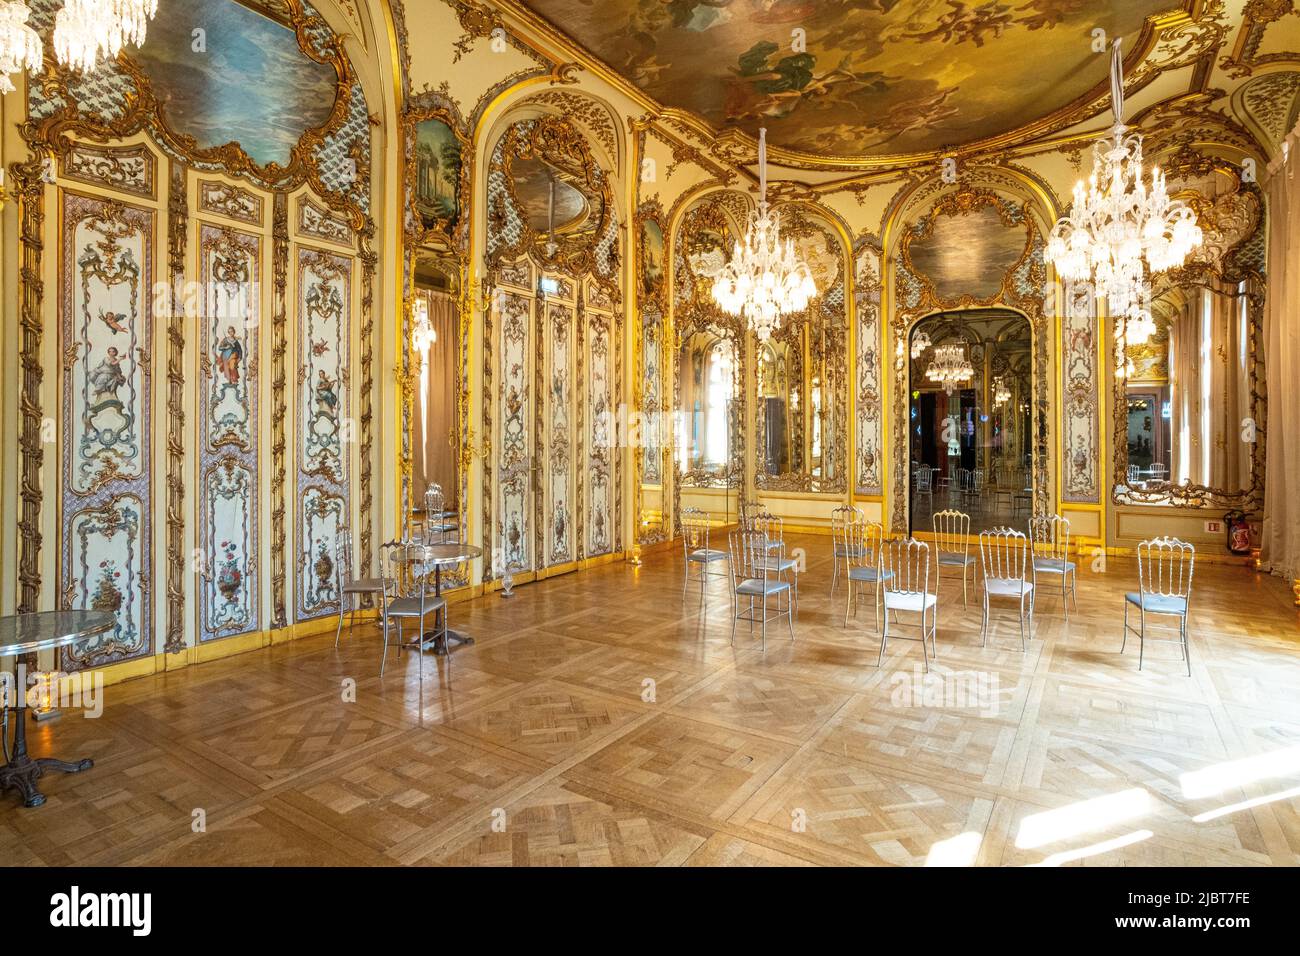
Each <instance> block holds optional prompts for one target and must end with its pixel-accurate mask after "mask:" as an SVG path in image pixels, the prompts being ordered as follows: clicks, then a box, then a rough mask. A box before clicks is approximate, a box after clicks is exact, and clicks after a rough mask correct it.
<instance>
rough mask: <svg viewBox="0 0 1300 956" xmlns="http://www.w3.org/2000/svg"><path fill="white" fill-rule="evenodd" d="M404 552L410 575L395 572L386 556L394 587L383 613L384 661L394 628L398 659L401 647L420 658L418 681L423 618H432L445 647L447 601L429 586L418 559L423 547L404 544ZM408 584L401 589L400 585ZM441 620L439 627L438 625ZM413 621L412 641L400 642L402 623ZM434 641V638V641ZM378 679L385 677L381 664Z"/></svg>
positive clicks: (421, 656) (422, 646)
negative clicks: (390, 629) (395, 628)
mask: <svg viewBox="0 0 1300 956" xmlns="http://www.w3.org/2000/svg"><path fill="white" fill-rule="evenodd" d="M401 547H402V548H403V549H404V550H405V551H406V561H405V567H406V569H407V571H409V572H410V573H409V575H404V574H401V573H400V572H397V571H396V569H395V568H393V565H395V564H397V562H396V561H394V560H393V558H392V555H391V554H390V556H389V566H390V568H393V570H392V572H391V573H392V574H393V577H392V582H393V584H394V590H393V592H392V594H393V596H392V598H391V599H390V600H389V601H388V604H387V607H386V609H385V612H384V658H385V661H386V660H387V657H388V628H389V627H390V626H391V625H393V624H396V625H397V656H398V657H401V656H402V647H403V646H406V647H414V648H415V650H416V653H418V654H419V655H420V681H421V683H423V681H424V634H425V630H426V628H425V626H424V621H425V618H427V617H429V616H430V615H433V616H434V621H435V628H436V630H437V632H438V636H439V637H441V638H442V640H443V642H444V644H445V643H446V640H447V599H446V598H444V597H441V596H439V595H437V594H435V593H434V592H433V585H431V584H430V583H429V577H430V570H429V568H428V567H427V566H426V565H425V564H424V562H422V561H420V560H419V559H418V555H419V553H420V549H421V547H422V545H418V544H410V543H406V544H403V545H402V546H401ZM403 580H405V581H407V582H408V583H407V586H406V588H405V589H404V593H403V589H402V587H401V582H402V581H403ZM439 620H441V624H437V622H438V621H439ZM406 621H414V622H415V639H414V640H413V641H411V642H410V643H405V642H404V641H403V640H402V625H403V622H406ZM435 640H436V638H435ZM447 667H448V669H450V668H451V655H450V654H448V655H447ZM379 676H380V677H383V676H384V667H383V664H381V665H380V667H379Z"/></svg>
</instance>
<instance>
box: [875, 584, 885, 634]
mask: <svg viewBox="0 0 1300 956" xmlns="http://www.w3.org/2000/svg"><path fill="white" fill-rule="evenodd" d="M883 586H884V585H883V583H882V582H880V581H877V582H876V633H880V589H881V588H882V587H883Z"/></svg>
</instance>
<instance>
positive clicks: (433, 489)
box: [424, 484, 447, 544]
mask: <svg viewBox="0 0 1300 956" xmlns="http://www.w3.org/2000/svg"><path fill="white" fill-rule="evenodd" d="M445 507H446V504H445V499H444V498H443V496H442V486H441V485H438V484H431V485H429V487H428V488H426V489H425V491H424V540H425V542H426V543H429V544H432V543H433V541H434V539H435V538H436V539H437V540H438V541H445V540H446V539H447V535H446V533H445V532H443V531H442V530H441V529H440V528H439V526H440V525H442V524H443V520H442V512H443V509H444V508H445ZM434 528H439V530H438V531H434V530H433V529H434Z"/></svg>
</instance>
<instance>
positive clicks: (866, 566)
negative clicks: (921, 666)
mask: <svg viewBox="0 0 1300 956" xmlns="http://www.w3.org/2000/svg"><path fill="white" fill-rule="evenodd" d="M843 535H844V548H845V552H846V553H849V554H851V555H853V557H850V558H849V561H848V566H849V568H848V570H849V573H848V578H849V597H848V602H847V603H846V605H845V608H844V626H845V627H848V625H849V612H850V611H852V612H853V616H854V617H857V614H858V595H859V592H860V590H861V587H862V586H863V585H866V586H867V587H869V588H871V589H872V590H873V591H875V594H876V630H877V631H879V630H880V610H881V598H882V596H883V594H884V584H885V581H886V579H887V578H888V577H889V572H888V571H886V570H885V569H884V568H883V567H881V553H880V551H881V544H882V542H883V541H884V537H885V531H884V528H882V527H881V526H880V524H879V523H877V522H875V521H870V522H869V521H866V520H862V521H858V522H856V523H854V524H851V525H849V526H847V527H846V528H844V530H843Z"/></svg>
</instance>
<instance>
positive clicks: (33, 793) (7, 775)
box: [0, 707, 95, 807]
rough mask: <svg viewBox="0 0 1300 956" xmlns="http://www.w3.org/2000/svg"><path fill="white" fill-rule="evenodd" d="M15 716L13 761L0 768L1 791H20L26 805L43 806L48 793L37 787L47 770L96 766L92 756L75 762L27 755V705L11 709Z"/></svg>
mask: <svg viewBox="0 0 1300 956" xmlns="http://www.w3.org/2000/svg"><path fill="white" fill-rule="evenodd" d="M10 714H11V715H12V716H13V717H14V718H15V720H16V724H15V726H14V753H13V756H12V757H11V758H10V759H9V762H8V763H7V764H5V765H4V766H3V767H0V792H3V791H5V790H9V789H11V788H12V789H14V790H17V791H18V793H19V795H20V796H21V797H22V798H23V806H25V807H39V806H40V805H41V804H42V803H44V802H45V794H43V793H41V792H40V791H39V790H37V789H36V781H37V780H38V779H39V778H40V777H41V776H42V775H43V774H44V773H45V771H47V770H58V771H59V772H60V773H81V771H83V770H89V769H90V768H91V767H93V766H95V761H93V760H91V759H90V758H89V757H87V758H85V759H83V760H78V761H76V762H75V763H73V762H70V761H67V760H55V759H54V758H53V757H36V758H35V759H33V758H32V757H30V756H28V754H27V708H25V707H18V708H15V709H14V710H12V711H10Z"/></svg>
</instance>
